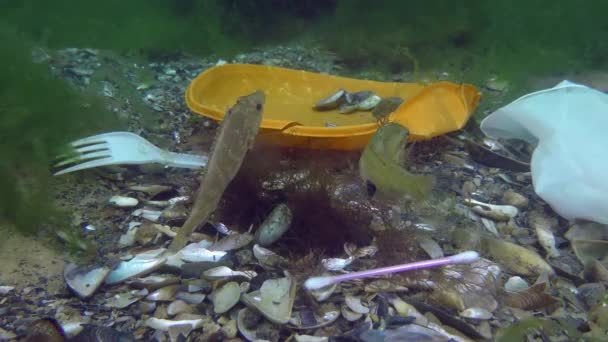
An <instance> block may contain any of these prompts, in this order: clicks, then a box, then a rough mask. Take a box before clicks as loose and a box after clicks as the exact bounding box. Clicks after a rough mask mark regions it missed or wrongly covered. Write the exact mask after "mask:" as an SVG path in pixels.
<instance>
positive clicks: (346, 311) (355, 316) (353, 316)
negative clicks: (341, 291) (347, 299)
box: [340, 304, 363, 322]
mask: <svg viewBox="0 0 608 342" xmlns="http://www.w3.org/2000/svg"><path fill="white" fill-rule="evenodd" d="M340 313H341V314H342V317H344V319H345V320H347V321H349V322H354V321H356V320H359V319H360V318H361V317H363V314H361V313H358V312H354V311H353V310H351V309H350V308H349V307H348V305H346V304H342V305H341V306H340Z"/></svg>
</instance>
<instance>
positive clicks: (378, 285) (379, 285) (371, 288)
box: [365, 279, 409, 292]
mask: <svg viewBox="0 0 608 342" xmlns="http://www.w3.org/2000/svg"><path fill="white" fill-rule="evenodd" d="M408 290H409V289H408V288H407V287H405V286H401V285H397V284H394V283H392V282H390V281H388V280H386V279H379V280H374V281H372V282H371V283H369V284H366V285H365V292H406V291H408Z"/></svg>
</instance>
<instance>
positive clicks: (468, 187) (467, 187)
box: [462, 181, 477, 196]
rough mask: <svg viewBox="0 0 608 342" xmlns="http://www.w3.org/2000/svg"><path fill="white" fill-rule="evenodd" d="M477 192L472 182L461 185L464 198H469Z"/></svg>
mask: <svg viewBox="0 0 608 342" xmlns="http://www.w3.org/2000/svg"><path fill="white" fill-rule="evenodd" d="M476 190H477V185H475V183H473V182H472V181H466V182H464V184H462V192H463V194H464V195H465V196H470V195H471V194H472V193H474V192H475V191H476Z"/></svg>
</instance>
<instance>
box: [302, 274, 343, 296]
mask: <svg viewBox="0 0 608 342" xmlns="http://www.w3.org/2000/svg"><path fill="white" fill-rule="evenodd" d="M327 275H329V274H328V273H325V274H324V275H323V276H327ZM337 288H338V284H337V283H332V284H330V285H328V286H325V287H321V288H318V289H314V290H308V292H310V294H311V295H312V296H313V297H314V299H315V300H316V301H317V302H322V301H325V300H327V298H329V297H330V296H331V295H332V294H333V293H334V291H336V289H337Z"/></svg>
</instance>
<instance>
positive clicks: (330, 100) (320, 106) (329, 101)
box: [313, 88, 346, 110]
mask: <svg viewBox="0 0 608 342" xmlns="http://www.w3.org/2000/svg"><path fill="white" fill-rule="evenodd" d="M345 94H346V90H344V89H342V88H340V89H338V91H336V92H335V93H333V94H331V95H329V96H327V97H326V98H324V99H322V100H321V101H319V102H317V103H316V104H315V105H314V107H313V108H314V109H315V110H331V109H336V108H338V106H340V104H342V102H344V95H345Z"/></svg>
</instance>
